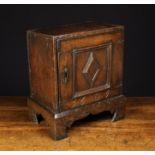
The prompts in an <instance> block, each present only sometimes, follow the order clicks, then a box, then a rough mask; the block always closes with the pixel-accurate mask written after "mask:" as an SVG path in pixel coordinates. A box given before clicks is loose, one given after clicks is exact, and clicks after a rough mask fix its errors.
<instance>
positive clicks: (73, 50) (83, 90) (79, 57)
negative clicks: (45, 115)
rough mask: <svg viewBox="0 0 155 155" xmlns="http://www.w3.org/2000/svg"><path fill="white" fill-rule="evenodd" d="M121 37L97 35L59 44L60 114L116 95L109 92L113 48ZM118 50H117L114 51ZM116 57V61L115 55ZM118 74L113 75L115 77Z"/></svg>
mask: <svg viewBox="0 0 155 155" xmlns="http://www.w3.org/2000/svg"><path fill="white" fill-rule="evenodd" d="M121 38H122V33H115V34H102V35H101V34H100V35H97V36H88V37H84V38H74V39H66V40H62V41H61V42H60V45H59V46H60V47H59V51H58V68H59V104H60V106H61V109H62V110H67V109H69V108H75V107H78V106H81V105H85V104H90V103H92V102H96V101H100V100H102V99H105V98H107V97H109V96H113V95H117V94H119V93H120V89H119V88H117V89H116V90H115V88H113V89H112V88H111V82H117V81H115V79H114V78H112V77H111V76H112V73H111V72H112V68H113V69H115V68H114V67H112V65H116V62H115V63H112V59H113V52H115V51H114V49H113V45H114V43H115V42H117V41H118V40H120V39H121ZM117 49H118V50H119V47H117ZM116 57H118V59H120V58H119V56H118V55H116ZM116 74H117V73H114V75H116Z"/></svg>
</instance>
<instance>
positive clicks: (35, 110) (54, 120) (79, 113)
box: [28, 95, 126, 140]
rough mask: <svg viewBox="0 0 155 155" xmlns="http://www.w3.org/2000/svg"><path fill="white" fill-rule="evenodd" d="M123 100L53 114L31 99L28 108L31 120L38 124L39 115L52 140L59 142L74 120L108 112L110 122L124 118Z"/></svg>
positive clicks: (107, 100)
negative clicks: (110, 118)
mask: <svg viewBox="0 0 155 155" xmlns="http://www.w3.org/2000/svg"><path fill="white" fill-rule="evenodd" d="M125 100H126V98H125V96H124V95H120V96H115V97H111V98H109V99H106V100H102V101H99V102H96V103H92V104H89V105H85V106H80V107H77V108H75V109H70V110H67V111H63V112H60V113H55V114H54V113H53V112H52V111H51V110H50V108H49V109H48V108H47V107H44V104H40V103H38V102H36V101H34V100H33V99H31V98H28V106H29V114H30V117H31V119H32V120H33V121H34V122H35V123H37V124H39V115H41V116H42V117H43V118H44V120H45V122H46V123H47V125H48V126H49V127H50V129H49V130H50V131H49V133H50V135H51V137H52V138H53V139H54V140H60V139H63V138H66V137H67V128H69V127H71V125H72V124H73V123H74V122H75V121H76V120H79V119H82V118H85V117H87V116H89V115H90V114H92V115H95V114H98V113H101V112H104V111H110V112H111V113H112V114H113V117H112V121H116V120H119V119H122V118H124V116H125Z"/></svg>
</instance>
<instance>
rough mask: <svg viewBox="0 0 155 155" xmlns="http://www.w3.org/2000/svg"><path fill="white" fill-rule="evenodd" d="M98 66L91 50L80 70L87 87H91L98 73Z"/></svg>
mask: <svg viewBox="0 0 155 155" xmlns="http://www.w3.org/2000/svg"><path fill="white" fill-rule="evenodd" d="M99 71H100V66H99V63H98V61H97V59H96V57H95V55H94V53H93V52H90V54H89V57H88V60H87V62H86V64H85V66H84V68H83V70H82V73H83V75H84V77H85V79H86V81H87V82H88V84H89V87H93V86H94V83H95V80H96V78H97V75H98V74H99Z"/></svg>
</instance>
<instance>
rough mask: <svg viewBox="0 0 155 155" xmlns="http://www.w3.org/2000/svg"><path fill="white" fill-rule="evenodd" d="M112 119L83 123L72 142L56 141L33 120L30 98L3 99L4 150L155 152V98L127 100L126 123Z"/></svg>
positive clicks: (0, 133)
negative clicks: (30, 112) (28, 102)
mask: <svg viewBox="0 0 155 155" xmlns="http://www.w3.org/2000/svg"><path fill="white" fill-rule="evenodd" d="M110 119H111V116H110V115H105V114H104V113H102V114H100V115H94V116H93V117H89V118H86V119H84V120H79V121H77V122H75V123H74V124H73V127H72V128H70V129H69V131H68V134H69V137H68V138H65V139H63V140H61V141H54V140H52V139H51V138H50V136H49V132H48V131H49V129H50V127H49V126H47V125H46V123H45V122H44V121H42V122H41V123H40V124H39V125H36V124H34V123H33V122H32V121H31V120H30V118H29V116H28V107H27V97H19V96H17V97H0V150H45V151H47V150H148V151H149V150H155V98H153V97H133V98H127V102H126V117H125V119H123V120H120V121H116V122H113V123H112V122H111V121H110Z"/></svg>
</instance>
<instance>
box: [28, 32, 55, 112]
mask: <svg viewBox="0 0 155 155" xmlns="http://www.w3.org/2000/svg"><path fill="white" fill-rule="evenodd" d="M27 43H28V58H29V77H30V97H31V98H32V99H34V100H35V101H37V102H38V103H40V104H43V105H44V106H46V107H49V108H52V110H55V109H56V104H55V103H56V100H57V98H56V88H55V87H56V82H57V80H56V72H55V65H54V63H55V62H54V61H53V59H54V52H53V40H52V39H51V38H46V37H44V36H42V35H40V34H37V33H34V32H27Z"/></svg>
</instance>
